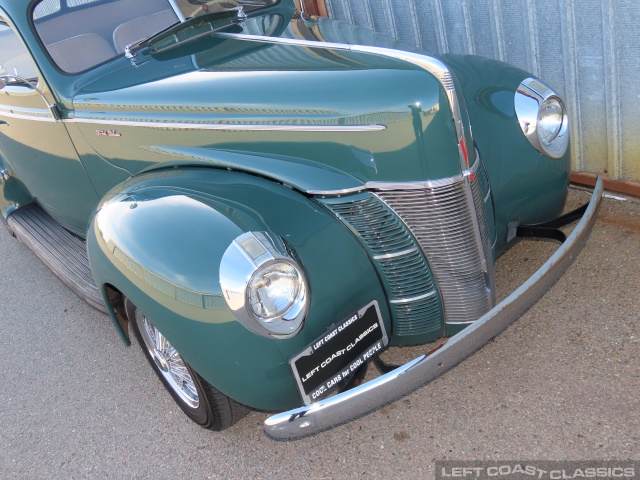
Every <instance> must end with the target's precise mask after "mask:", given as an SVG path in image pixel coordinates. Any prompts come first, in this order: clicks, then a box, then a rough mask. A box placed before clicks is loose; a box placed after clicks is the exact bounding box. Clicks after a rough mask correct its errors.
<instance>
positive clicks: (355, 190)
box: [305, 185, 367, 197]
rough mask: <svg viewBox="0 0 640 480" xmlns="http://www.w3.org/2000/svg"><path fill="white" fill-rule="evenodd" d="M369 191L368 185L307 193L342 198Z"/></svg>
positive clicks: (308, 191) (309, 191)
mask: <svg viewBox="0 0 640 480" xmlns="http://www.w3.org/2000/svg"><path fill="white" fill-rule="evenodd" d="M366 189H367V186H366V185H361V186H359V187H353V188H343V189H342V190H306V192H305V193H308V194H309V195H317V196H320V197H341V196H342V195H349V194H350V193H359V192H363V191H365V190H366Z"/></svg>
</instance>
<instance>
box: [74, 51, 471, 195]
mask: <svg viewBox="0 0 640 480" xmlns="http://www.w3.org/2000/svg"><path fill="white" fill-rule="evenodd" d="M238 42H245V43H246V40H234V39H227V40H225V41H224V42H223V43H224V44H225V45H222V46H220V48H223V47H224V48H233V44H234V43H238ZM215 43H216V42H213V41H212V44H213V45H215ZM227 43H229V44H230V45H226V44H227ZM315 50H316V49H304V50H303V49H301V48H300V47H297V46H291V45H273V46H270V48H269V49H267V50H264V49H263V50H257V51H252V52H250V53H248V54H245V55H243V56H242V57H241V58H240V59H236V60H235V61H230V62H223V63H221V64H213V62H212V64H205V65H201V64H200V63H199V62H198V64H199V66H200V67H201V70H199V71H197V72H187V73H182V74H180V75H177V76H174V77H170V78H162V79H158V80H149V78H153V75H147V72H146V69H147V68H149V69H151V68H156V65H155V64H154V62H153V61H149V62H148V63H145V64H143V65H142V66H140V67H139V68H138V69H137V70H136V71H135V73H136V74H139V75H143V76H146V79H147V81H148V83H145V84H143V85H135V83H136V80H135V76H133V78H132V75H130V70H131V69H132V67H131V65H130V64H129V62H128V61H126V60H124V59H123V61H122V62H120V64H121V69H115V68H114V72H113V73H112V74H110V75H109V76H103V77H102V78H100V79H99V80H97V81H96V82H93V83H90V84H89V85H87V86H85V87H83V88H82V90H80V92H78V94H77V95H76V97H75V100H74V110H75V118H77V119H81V120H82V121H83V122H84V121H87V120H88V119H91V120H93V121H94V122H95V123H91V124H86V123H80V124H78V125H77V128H78V130H80V132H82V134H83V135H84V136H85V139H86V140H87V141H88V142H90V143H91V144H92V146H93V148H94V149H95V151H96V153H97V154H99V155H100V156H102V157H103V158H105V159H107V160H108V161H109V162H110V163H112V164H113V165H116V166H118V167H121V168H124V169H126V170H128V171H130V172H131V173H133V174H135V173H138V172H140V171H143V170H148V169H151V168H157V167H160V166H163V165H164V164H166V163H167V162H174V161H176V160H181V161H183V162H185V161H186V163H191V164H204V165H207V164H208V165H214V166H220V165H222V166H231V167H234V168H238V169H242V170H248V171H258V172H259V173H261V174H266V175H267V176H269V177H271V178H275V179H278V180H280V181H283V182H285V183H288V184H290V185H292V186H294V187H296V188H300V189H301V190H306V189H311V190H335V189H340V188H350V187H354V186H358V185H361V184H363V183H365V182H367V181H411V180H416V179H423V180H426V179H430V178H443V177H448V176H452V175H456V174H458V173H460V166H459V161H458V152H457V144H456V140H455V134H454V130H453V122H452V121H451V115H450V113H449V107H448V103H447V99H446V97H445V96H444V92H443V91H442V88H441V87H440V85H439V84H438V82H437V81H436V79H435V78H434V77H433V76H431V75H430V74H429V73H427V72H425V71H423V70H420V69H418V68H417V67H414V66H409V65H407V64H406V63H403V62H399V61H396V60H392V59H384V58H380V57H379V56H375V55H364V54H352V53H348V52H340V53H337V52H334V51H331V50H328V51H327V50H323V49H317V50H318V51H315ZM207 52H208V51H207ZM300 53H304V55H300ZM267 54H268V55H269V58H271V57H273V58H274V59H277V58H282V57H284V58H287V57H294V58H296V59H297V60H298V62H299V63H296V65H289V66H284V67H283V66H278V68H277V69H275V68H274V69H273V70H272V71H269V70H265V67H264V63H265V59H264V58H263V57H264V55H267ZM320 54H322V55H323V56H328V57H329V58H327V59H325V58H324V57H321V58H322V61H319V60H318V59H317V56H318V55H320ZM195 57H196V59H197V58H198V56H197V55H196V56H195ZM307 57H309V58H307ZM331 57H335V58H331ZM368 57H371V58H368ZM336 58H337V59H338V60H340V63H337V60H336ZM305 60H307V61H309V62H313V67H314V68H315V69H317V70H310V67H309V66H307V65H305V64H304V63H303V62H304V61H305ZM172 62H173V60H167V61H166V63H169V65H165V66H164V68H163V72H164V71H167V70H168V71H174V70H175V69H174V68H172V65H171V63H172ZM178 63H179V64H180V65H182V63H183V59H178ZM122 79H127V80H126V82H125V81H123V80H122ZM398 82H402V83H403V85H404V87H403V89H402V90H398V89H396V88H395V85H397V84H398ZM108 86H109V87H110V88H112V89H113V88H116V89H115V90H112V91H105V90H106V89H107V87H108ZM380 92H384V95H382V96H381V95H380ZM409 102H411V104H410V103H409ZM416 105H419V106H416ZM101 119H109V120H120V121H126V122H141V121H145V122H188V123H193V124H194V129H193V130H186V131H185V130H176V129H171V128H167V129H154V128H149V127H145V126H139V125H135V124H134V125H122V126H117V127H109V128H115V129H116V130H117V131H118V133H119V134H121V135H122V136H121V137H117V138H112V137H96V135H95V130H96V128H107V127H102V126H101V125H100V120H101ZM211 123H223V124H229V125H232V126H233V125H242V124H245V125H246V124H249V125H261V126H267V127H269V126H278V125H296V126H297V125H303V126H326V125H329V126H347V127H349V126H359V125H365V126H366V125H384V126H386V129H385V130H382V131H373V132H300V131H291V132H280V131H264V132H261V131H257V132H256V131H252V132H247V131H232V130H214V131H211V130H198V129H197V126H198V125H199V124H200V125H206V124H211ZM167 147H169V148H167ZM182 147H191V148H193V147H199V148H203V149H206V150H208V153H204V154H203V155H202V156H200V155H198V154H195V155H194V154H191V153H190V152H185V151H183V150H179V151H176V150H175V149H176V148H182ZM215 150H222V151H223V153H221V154H219V155H220V156H221V158H220V159H218V158H217V156H218V155H217V154H216V152H215ZM224 152H240V153H250V154H253V155H255V156H257V157H259V156H270V157H278V158H281V159H283V160H284V161H283V163H282V166H281V167H279V166H278V165H276V164H275V163H274V162H273V161H268V163H267V165H266V167H263V166H262V164H261V163H262V162H260V161H259V160H257V161H256V162H255V164H254V165H251V164H246V163H242V162H241V163H239V164H238V165H234V164H233V161H231V160H229V159H228V158H224V155H225V154H224ZM420 157H423V161H421V162H416V161H415V159H416V158H420ZM292 163H300V164H301V165H302V166H304V168H302V169H301V171H295V170H293V169H292V168H291V164H292ZM308 167H314V168H315V174H314V175H311V176H310V175H309V174H308V172H309V168H308ZM332 172H333V173H332ZM334 173H335V174H334ZM337 173H340V174H341V176H343V177H344V178H338V175H336V174H337Z"/></svg>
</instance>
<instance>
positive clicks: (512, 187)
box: [442, 55, 571, 254]
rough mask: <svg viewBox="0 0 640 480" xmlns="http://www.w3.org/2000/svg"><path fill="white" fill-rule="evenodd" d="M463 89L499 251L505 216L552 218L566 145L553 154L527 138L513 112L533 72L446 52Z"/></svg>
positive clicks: (562, 182)
mask: <svg viewBox="0 0 640 480" xmlns="http://www.w3.org/2000/svg"><path fill="white" fill-rule="evenodd" d="M442 58H443V60H444V61H445V62H446V63H447V65H448V66H449V67H451V69H452V70H453V72H454V73H455V75H456V77H457V79H458V81H459V82H460V86H461V87H462V91H463V93H464V97H465V101H466V105H467V110H468V113H469V117H470V120H471V125H472V127H473V134H474V140H475V143H476V145H477V147H478V149H479V151H480V153H481V155H482V158H483V160H484V163H485V166H486V168H487V173H488V174H489V179H490V181H491V190H492V192H493V200H494V205H495V213H496V229H497V234H498V237H497V238H498V241H497V244H496V251H497V253H498V254H500V253H501V252H503V251H504V250H505V249H506V248H507V247H508V245H507V242H506V237H507V228H508V224H509V222H511V221H512V220H516V219H520V222H521V223H522V224H534V223H539V222H544V221H547V220H550V219H552V218H555V217H556V216H558V215H559V214H560V212H561V211H562V208H563V206H564V203H565V200H566V195H567V187H568V186H569V173H570V157H571V152H570V150H569V149H568V150H567V152H566V153H565V154H564V156H563V157H562V158H559V159H552V158H549V157H546V156H544V155H543V154H541V153H540V152H538V151H537V150H536V149H535V148H533V146H531V144H530V143H529V141H528V140H527V139H526V137H525V136H524V134H523V133H522V130H521V128H520V125H519V124H518V117H517V115H516V111H515V106H514V98H515V92H516V90H517V88H518V86H519V85H520V82H521V81H523V80H524V79H526V78H528V77H531V74H529V73H527V72H525V71H524V70H520V69H518V68H516V67H513V66H511V65H507V64H505V63H502V62H499V61H497V60H492V59H488V58H483V57H477V56H471V55H444V56H443V57H442Z"/></svg>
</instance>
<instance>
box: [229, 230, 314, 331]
mask: <svg viewBox="0 0 640 480" xmlns="http://www.w3.org/2000/svg"><path fill="white" fill-rule="evenodd" d="M220 286H221V287H222V294H223V295H224V298H225V300H226V302H227V305H229V308H230V309H231V310H232V311H233V313H234V315H235V317H236V318H237V319H238V321H239V322H240V323H242V325H244V326H245V327H246V328H247V329H249V330H250V331H252V332H254V333H256V334H258V335H262V336H264V337H269V338H289V337H291V336H294V335H295V334H297V333H298V332H299V331H300V328H301V327H302V324H303V322H304V319H305V317H306V315H307V311H308V308H309V288H308V286H307V281H306V279H305V276H304V273H303V271H302V268H301V267H300V265H298V263H297V262H296V261H295V260H294V259H293V258H292V257H291V255H290V254H289V253H288V251H287V249H286V247H285V245H284V243H283V242H282V241H281V239H279V238H277V237H274V236H272V235H269V234H268V233H266V232H247V233H244V234H242V235H240V236H239V237H237V238H236V239H235V240H234V241H233V242H231V245H229V247H228V248H227V250H226V251H225V253H224V255H223V256H222V260H221V262H220Z"/></svg>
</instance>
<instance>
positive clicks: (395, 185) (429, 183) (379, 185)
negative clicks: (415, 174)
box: [306, 155, 480, 197]
mask: <svg viewBox="0 0 640 480" xmlns="http://www.w3.org/2000/svg"><path fill="white" fill-rule="evenodd" d="M479 166H480V156H479V155H477V158H476V161H475V163H474V164H473V166H472V167H471V168H470V169H469V170H467V171H466V172H464V174H460V175H454V176H453V177H446V178H440V179H438V180H422V181H418V182H367V183H365V184H364V185H362V186H360V187H353V188H344V189H342V190H307V191H306V193H308V194H309V195H321V196H325V197H339V196H341V195H348V194H350V193H358V192H362V191H364V190H425V189H431V188H439V187H447V186H449V185H453V184H456V183H460V182H462V181H463V180H464V175H465V174H467V175H469V174H471V173H476V172H477V171H478V167H479Z"/></svg>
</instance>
